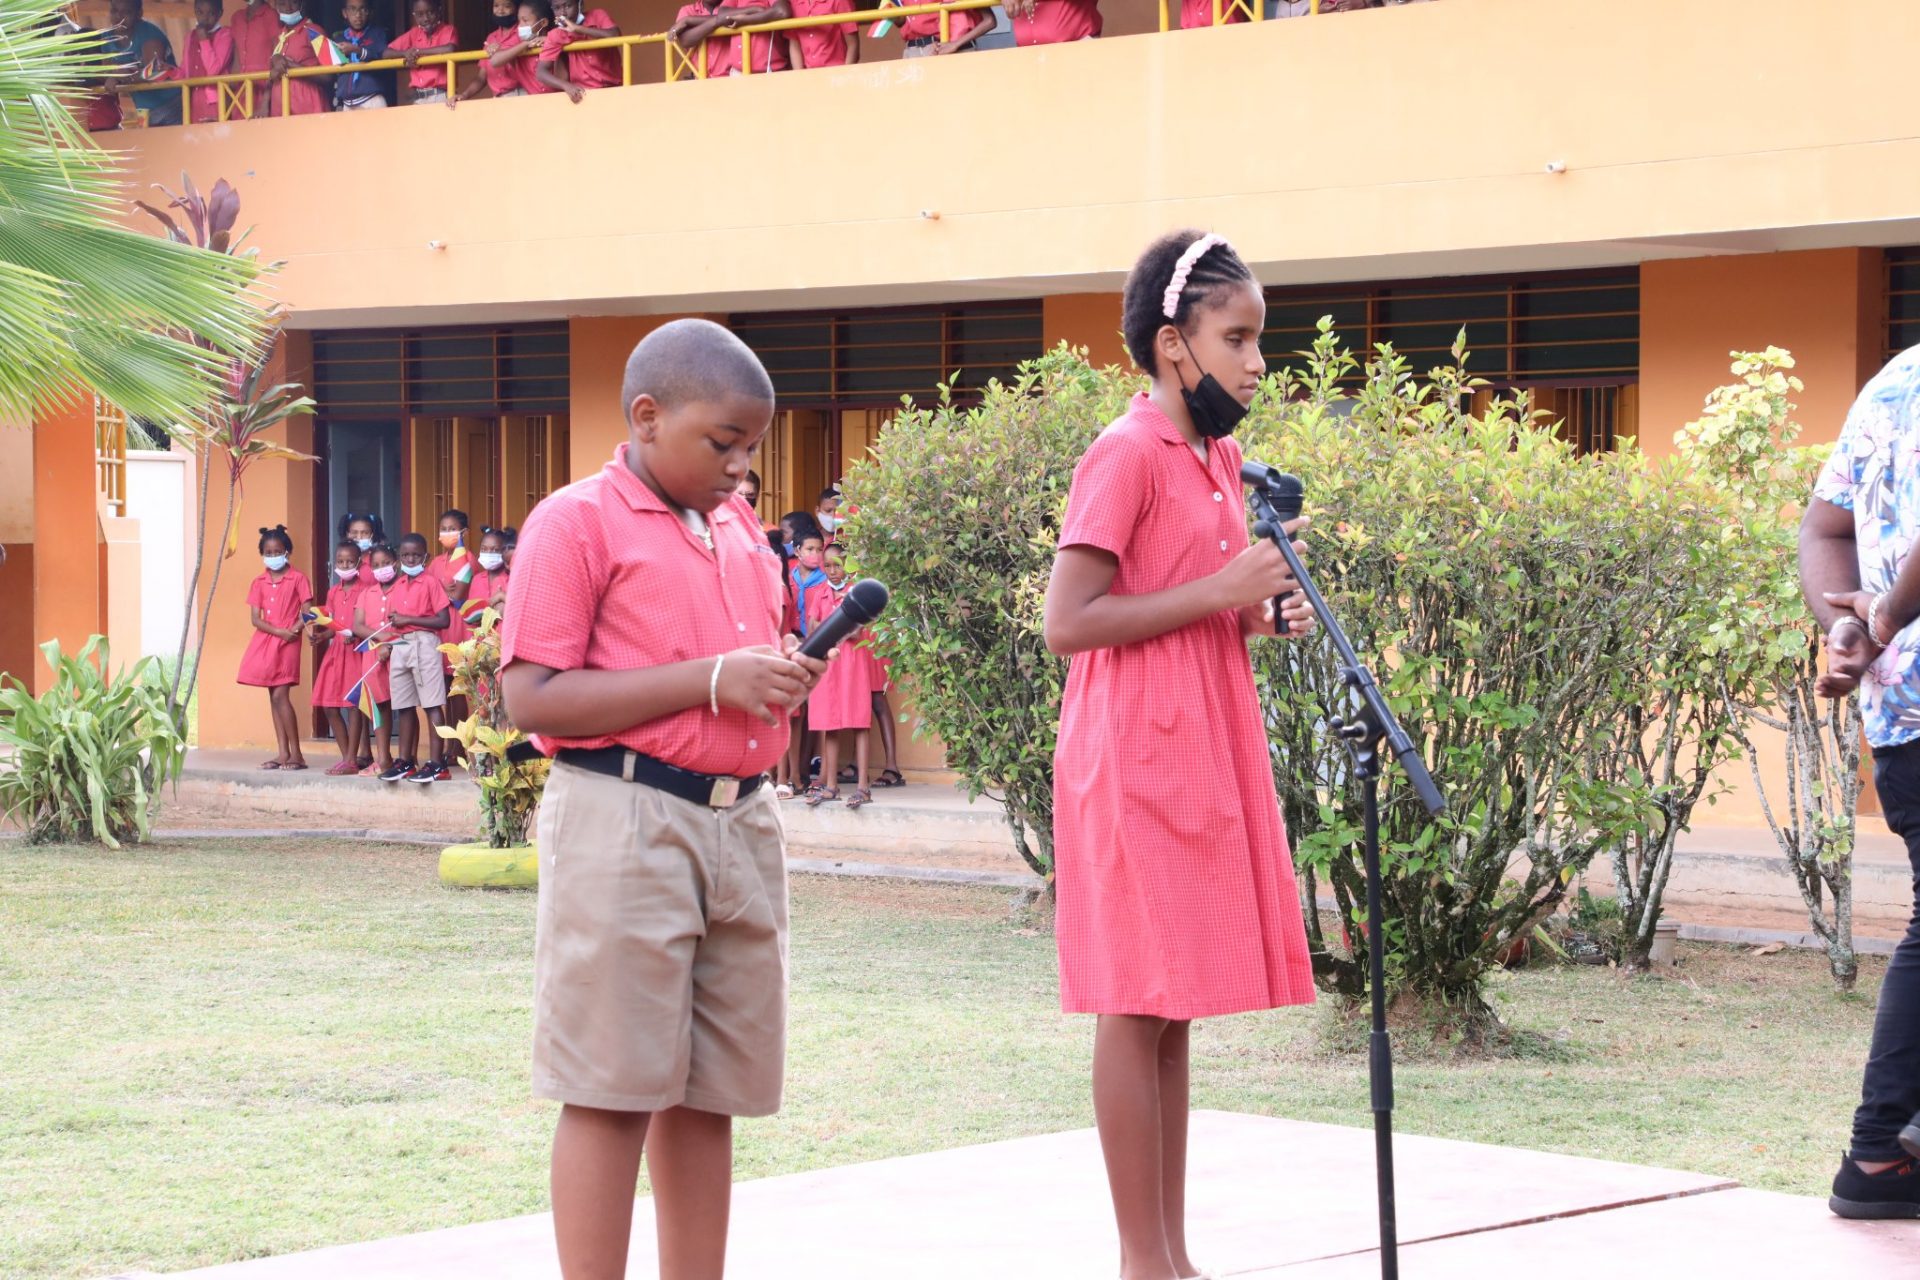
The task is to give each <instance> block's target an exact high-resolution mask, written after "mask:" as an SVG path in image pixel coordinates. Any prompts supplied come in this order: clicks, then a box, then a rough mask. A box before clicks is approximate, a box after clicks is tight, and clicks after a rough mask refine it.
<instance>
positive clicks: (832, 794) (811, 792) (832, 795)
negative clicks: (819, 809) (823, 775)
mask: <svg viewBox="0 0 1920 1280" xmlns="http://www.w3.org/2000/svg"><path fill="white" fill-rule="evenodd" d="M839 798H840V788H838V787H808V788H807V808H809V809H812V808H815V807H816V806H818V805H820V804H823V803H824V802H826V801H828V800H838V799H839Z"/></svg>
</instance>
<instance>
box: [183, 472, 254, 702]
mask: <svg viewBox="0 0 1920 1280" xmlns="http://www.w3.org/2000/svg"><path fill="white" fill-rule="evenodd" d="M239 497H240V482H239V480H238V479H237V478H236V477H235V476H234V475H233V474H232V473H231V472H229V473H228V475H227V518H226V519H225V520H223V521H221V522H220V539H221V547H220V554H219V556H217V557H216V558H215V559H214V562H213V581H212V582H211V583H209V584H208V586H207V603H206V607H205V608H203V609H202V610H201V611H200V643H199V644H197V645H195V646H194V649H193V676H192V678H191V679H189V680H188V681H187V691H186V694H185V695H184V696H183V697H182V698H181V700H180V705H181V706H182V707H185V706H186V705H187V704H188V703H189V702H192V701H193V691H194V689H195V688H196V687H197V686H198V685H199V683H200V659H201V658H202V657H203V656H204V655H205V654H206V652H207V620H208V619H209V618H211V617H213V598H214V595H215V593H217V592H218V591H219V590H220V571H221V570H222V569H223V568H224V567H225V566H226V563H227V556H226V537H227V531H228V530H229V529H231V528H233V514H234V512H233V508H234V505H235V504H236V503H237V502H238V501H239Z"/></svg>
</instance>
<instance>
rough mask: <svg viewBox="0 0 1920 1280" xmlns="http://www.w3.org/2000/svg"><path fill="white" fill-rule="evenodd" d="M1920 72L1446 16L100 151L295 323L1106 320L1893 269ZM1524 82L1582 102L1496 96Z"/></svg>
mask: <svg viewBox="0 0 1920 1280" xmlns="http://www.w3.org/2000/svg"><path fill="white" fill-rule="evenodd" d="M1917 45H1920V5H1914V4H1911V3H1910V2H1909V0H1853V2H1852V3H1849V4H1846V5H1840V6H1832V5H1807V4H1805V3H1802V2H1801V0H1689V2H1688V3H1687V4H1685V5H1675V4H1672V3H1671V2H1670V0H1614V2H1613V3H1609V4H1604V5H1597V4H1593V3H1590V2H1589V0H1447V2H1446V3H1444V4H1427V5H1412V6H1405V7H1398V6H1396V7H1394V8H1391V9H1381V10H1373V11H1369V12H1365V13H1357V14H1346V15H1341V16H1339V17H1332V18H1326V19H1322V20H1315V21H1306V22H1301V21H1293V22H1273V23H1260V24H1254V25H1249V26H1241V27H1234V28H1224V29H1218V30H1201V31H1185V32H1174V33H1168V34H1165V35H1159V34H1155V35H1147V36H1141V37H1137V38H1114V39H1104V40H1097V41H1087V42H1083V43H1079V44H1075V45H1063V46H1047V47H1037V48H1029V49H1014V50H997V51H993V52H991V53H988V54H978V55H971V56H967V57H959V58H928V59H914V60H911V61H900V62H887V63H883V64H876V65H871V66H861V67H854V68H850V69H845V70H822V71H817V72H801V73H793V74H783V75H772V76H765V77H758V76H756V77H750V78H746V79H732V80H726V81H705V82H696V83H682V84H672V85H652V86H638V87H635V88H631V89H622V90H609V91H605V92H599V93H592V94H589V95H587V98H586V100H585V101H584V102H583V103H581V104H579V105H575V104H573V103H570V102H568V101H566V100H565V99H564V98H563V97H561V96H560V95H548V96H543V97H539V98H534V99H525V100H514V101H506V102H473V103H469V104H466V105H465V106H462V107H461V109H460V110H458V111H417V112H393V111H388V112H359V113H349V114H344V115H317V116H303V117H295V118H288V119H276V120H268V121H250V122H242V123H238V124H233V125H205V126H194V127H188V128H173V129H156V130H149V131H145V133H144V136H141V137H139V138H137V139H136V138H134V137H133V136H132V135H131V134H129V135H126V137H124V138H122V139H117V141H123V142H128V143H129V144H130V145H131V147H132V159H133V172H132V173H131V174H130V175H129V178H130V183H129V185H130V186H131V187H134V188H136V189H137V188H139V187H140V186H142V185H143V184H145V183H147V182H150V181H160V182H166V183H177V182H178V180H179V174H180V173H181V171H182V170H183V169H185V170H188V171H190V172H192V173H193V174H194V175H195V177H196V179H197V180H199V181H200V182H201V183H202V185H203V186H204V185H206V184H208V183H210V182H211V181H212V180H213V179H214V178H216V177H227V178H229V179H231V180H232V181H234V182H235V183H236V184H237V185H238V187H239V189H240V192H241V195H242V198H243V200H244V201H245V211H246V212H245V219H246V221H247V223H248V224H249V225H251V226H253V227H254V228H256V232H255V236H254V239H255V242H257V243H258V245H259V247H260V249H261V252H262V253H263V254H264V255H265V256H267V257H271V258H283V259H285V260H286V261H287V263H288V265H287V268H286V270H285V272H284V273H283V274H282V275H281V276H280V277H279V278H278V279H277V281H276V282H275V287H276V289H277V291H278V292H279V294H280V296H281V297H282V298H283V299H284V300H285V301H286V302H287V303H289V304H290V305H291V306H292V307H294V308H295V309H296V312H297V313H298V314H297V315H296V317H295V321H294V322H295V323H296V324H301V325H306V326H335V325H342V324H371V323H396V322H399V321H400V320H402V319H406V320H408V321H419V322H423V323H425V322H438V321H448V322H451V321H456V320H459V319H469V320H471V319H481V318H485V319H496V320H497V319H505V318H511V317H515V316H525V317H549V318H555V317H562V316H568V315H577V314H581V313H583V312H596V311H597V312H603V313H612V312H683V311H689V310H712V311H737V310H747V309H774V308H779V307H791V306H796V305H818V304H819V302H820V300H821V297H822V295H820V294H819V293H817V292H816V291H820V290H833V291H838V294H837V297H836V298H835V301H845V302H849V303H852V302H856V301H861V302H876V301H877V302H905V301H913V300H919V299H927V300H933V299H942V300H945V299H951V298H953V297H955V296H1023V295H1024V296H1033V295H1036V294H1062V293H1073V292H1098V291H1111V290H1113V289H1116V288H1118V287H1119V283H1120V279H1121V277H1122V275H1123V274H1124V272H1125V271H1126V269H1127V267H1128V266H1129V265H1130V264H1131V262H1132V261H1133V258H1134V256H1135V255H1136V254H1137V253H1138V251H1139V249H1140V247H1141V246H1142V245H1143V244H1144V243H1145V242H1146V241H1147V240H1149V239H1150V238H1151V237H1152V236H1154V235H1155V234H1157V233H1159V232H1161V231H1163V230H1165V229H1166V228H1168V227H1170V226H1176V225H1180V224H1183V223H1184V224H1193V225H1197V226H1202V227H1209V228H1214V229H1218V230H1221V231H1224V232H1226V233H1227V234H1229V235H1230V236H1232V238H1233V239H1234V241H1235V242H1236V244H1237V245H1238V246H1239V247H1240V249H1241V251H1242V252H1243V254H1244V255H1245V256H1246V257H1247V259H1248V260H1249V261H1250V262H1252V263H1253V264H1255V266H1256V268H1257V269H1258V270H1259V271H1260V272H1261V275H1262V278H1263V279H1265V280H1267V281H1268V282H1270V283H1300V282H1309V281H1326V280H1352V279H1367V278H1381V277H1405V276H1412V275H1423V274H1438V273H1445V272H1447V271H1453V272H1466V271H1486V270H1501V269H1507V268H1511V267H1546V266H1556V265H1577V264H1581V263H1585V264H1597V263H1602V262H1605V263H1620V262H1634V261H1638V260H1641V259H1643V258H1648V257H1655V258H1657V257H1687V256H1697V255H1699V254H1702V253H1715V252H1729V251H1748V250H1752V249H1755V248H1763V249H1765V248H1783V247H1785V248H1795V247H1803V246H1801V245H1797V244H1785V243H1779V242H1781V241H1784V240H1789V239H1792V238H1793V237H1795V236H1802V237H1803V238H1804V234H1805V229H1808V228H1815V229H1821V234H1822V235H1825V236H1827V237H1828V238H1827V241H1826V242H1827V243H1829V244H1831V243H1848V242H1851V243H1874V242H1884V241H1877V240H1875V239H1873V238H1874V237H1883V236H1893V237H1900V236H1902V235H1907V236H1911V234H1912V233H1911V227H1912V224H1913V220H1914V218H1915V215H1916V211H1920V137H1915V136H1912V135H1911V131H1905V130H1902V129H1901V128H1900V126H1899V122H1900V121H1903V120H1907V119H1909V118H1910V117H1911V101H1910V93H1909V89H1908V86H1907V84H1906V82H1905V80H1904V78H1903V77H1901V76H1898V75H1890V74H1887V71H1886V61H1885V51H1886V50H1888V49H1899V48H1908V47H1915V46H1917ZM1546 64H1554V65H1566V66H1576V67H1578V68H1581V69H1584V71H1585V72H1586V73H1584V74H1565V75H1558V76H1555V77H1553V78H1552V83H1551V85H1550V86H1549V85H1545V84H1535V83H1533V82H1530V81H1527V80H1526V79H1525V78H1524V77H1522V78H1520V79H1518V80H1509V81H1501V80H1500V79H1499V77H1497V76H1495V77H1493V78H1491V79H1490V78H1489V76H1488V75H1487V74H1485V69H1486V68H1496V67H1538V66H1541V65H1546ZM1476 69H1479V70H1476ZM1361 86H1364V91H1363V94H1362V96H1361V97H1359V98H1356V96H1355V95H1356V93H1359V92H1362V91H1361V89H1360V87H1361ZM1522 99H1524V109H1517V107H1516V104H1517V103H1519V102H1521V100H1522ZM1288 102H1293V103H1305V104H1314V103H1319V104H1327V103H1334V104H1342V105H1341V106H1340V107H1339V108H1338V109H1337V110H1336V111H1335V112H1334V114H1333V116H1331V117H1327V118H1330V119H1334V120H1337V121H1340V122H1342V124H1343V125H1356V126H1357V125H1361V124H1364V123H1365V122H1368V121H1389V122H1393V127H1389V128H1369V129H1366V130H1365V134H1364V136H1365V146H1364V147H1356V145H1355V140H1356V137H1357V136H1358V135H1356V134H1355V132H1354V128H1353V127H1318V128H1316V127H1296V126H1295V125H1293V124H1291V123H1289V122H1290V121H1292V120H1297V119H1309V118H1320V117H1317V116H1314V115H1313V113H1312V112H1309V113H1308V115H1306V116H1298V115H1290V114H1289V112H1288V111H1287V110H1286V103H1288ZM1007 103H1017V104H1018V112H1019V115H1020V117H1021V118H1023V119H1026V120H1031V121H1037V122H1044V123H1043V124H1042V125H1041V126H1040V127H1035V128H1031V129H1027V128H1019V129H1015V130H1012V131H1009V130H1007V129H1003V128H999V127H995V126H994V125H993V123H992V122H993V121H994V120H996V119H997V118H998V117H997V115H996V112H997V111H998V109H999V107H1000V106H1001V105H1003V104H1007ZM1322 115H1324V113H1322ZM933 121H956V122H972V123H970V124H966V125H964V126H961V125H957V126H955V127H950V128H945V129H940V130H938V131H937V132H936V133H934V134H932V135H930V136H931V137H932V139H933V140H932V141H930V142H929V144H928V145H926V146H922V147H917V148H916V147H914V146H912V145H910V143H911V139H912V136H913V134H912V131H913V130H914V129H918V128H928V129H931V128H932V126H930V125H925V124H922V123H921V122H933ZM889 122H898V123H897V124H894V123H889ZM1409 122H1422V123H1425V124H1430V125H1432V126H1433V127H1404V126H1406V125H1407V124H1408V123H1409ZM646 139H680V140H691V141H686V142H684V143H683V144H679V143H677V144H675V146H676V147H677V148H678V149H677V150H675V151H672V152H660V151H656V150H651V149H649V148H650V144H643V143H641V142H638V141H635V142H634V143H633V145H632V146H628V145H627V143H626V142H625V141H622V140H646ZM636 147H637V148H638V149H637V150H636V149H635V148H636ZM502 156H526V157H534V158H537V164H536V165H535V167H534V169H532V170H530V171H529V172H528V173H527V174H525V175H520V176H516V177H513V178H502V179H501V180H499V181H498V183H497V184H496V185H495V187H494V192H495V196H496V198H493V199H475V198H472V191H473V182H474V175H475V174H487V173H494V172H497V171H498V167H499V159H500V157H502ZM1550 164H1559V165H1562V166H1564V171H1563V172H1560V173H1557V174H1556V173H1549V172H1548V167H1549V165H1550ZM369 172H377V173H379V174H381V175H382V177H381V179H380V181H379V183H378V184H377V191H374V192H370V191H369V190H368V188H367V187H366V179H365V175H366V174H367V173H369ZM347 193H357V194H353V195H351V196H349V195H348V194H347ZM931 213H937V214H938V215H939V216H938V217H937V218H935V217H928V216H923V215H924V214H931ZM1902 225H1905V226H1906V227H1907V228H1908V230H1906V231H1902V230H1901V229H1900V228H1901V226H1902ZM1779 229H1787V230H1784V231H1782V230H1779ZM1848 237H1859V238H1857V239H1853V240H1851V241H1849V240H1848V239H1847V238H1848Z"/></svg>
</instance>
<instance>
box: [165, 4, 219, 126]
mask: <svg viewBox="0 0 1920 1280" xmlns="http://www.w3.org/2000/svg"><path fill="white" fill-rule="evenodd" d="M220 16H221V11H220V0H193V23H194V25H193V30H191V31H189V32H187V56H186V58H185V59H183V60H182V62H181V65H180V66H177V67H175V68H173V69H172V70H171V71H169V72H168V73H167V78H168V79H171V80H198V79H200V78H201V77H203V76H224V75H226V74H227V73H228V72H230V71H232V70H233V58H234V44H233V32H231V31H229V30H227V29H226V28H225V27H223V26H221V25H220ZM189 93H190V94H191V97H192V105H193V115H192V119H193V123H195V124H207V123H209V122H210V121H214V120H218V119H219V118H220V86H219V85H217V84H207V85H201V86H200V87H199V88H197V89H193V90H190V91H189Z"/></svg>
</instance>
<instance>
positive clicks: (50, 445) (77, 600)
mask: <svg viewBox="0 0 1920 1280" xmlns="http://www.w3.org/2000/svg"><path fill="white" fill-rule="evenodd" d="M96 477H97V472H96V469H95V465H94V452H93V405H92V402H91V401H90V400H87V401H82V400H78V399H76V400H75V401H74V402H73V403H72V404H71V405H68V406H65V407H63V408H61V409H58V410H55V411H53V412H50V413H47V414H46V415H44V416H43V417H40V418H38V419H36V420H35V421H34V424H33V493H34V502H33V545H34V555H33V595H32V601H33V607H32V613H33V623H32V626H33V643H35V644H41V643H43V642H45V641H47V640H56V639H57V640H59V641H60V647H61V649H62V650H64V651H65V652H67V653H77V652H79V650H80V648H81V646H82V645H84V644H86V642H87V637H89V636H91V635H95V634H104V633H105V631H106V629H107V628H106V618H105V613H104V611H103V609H102V599H101V592H102V589H103V587H102V583H103V581H104V574H103V572H102V551H101V545H100V519H99V512H98V510H97V508H96V505H95V503H96V497H95V494H96V490H97V484H98V482H97V478H96ZM31 665H32V670H33V679H32V684H33V689H34V692H35V693H43V692H45V691H46V689H47V688H48V686H49V685H50V684H51V683H52V673H51V672H50V671H49V670H48V669H47V666H46V664H45V663H43V662H40V661H38V656H37V655H36V657H35V660H34V661H33V663H32V664H31Z"/></svg>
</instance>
